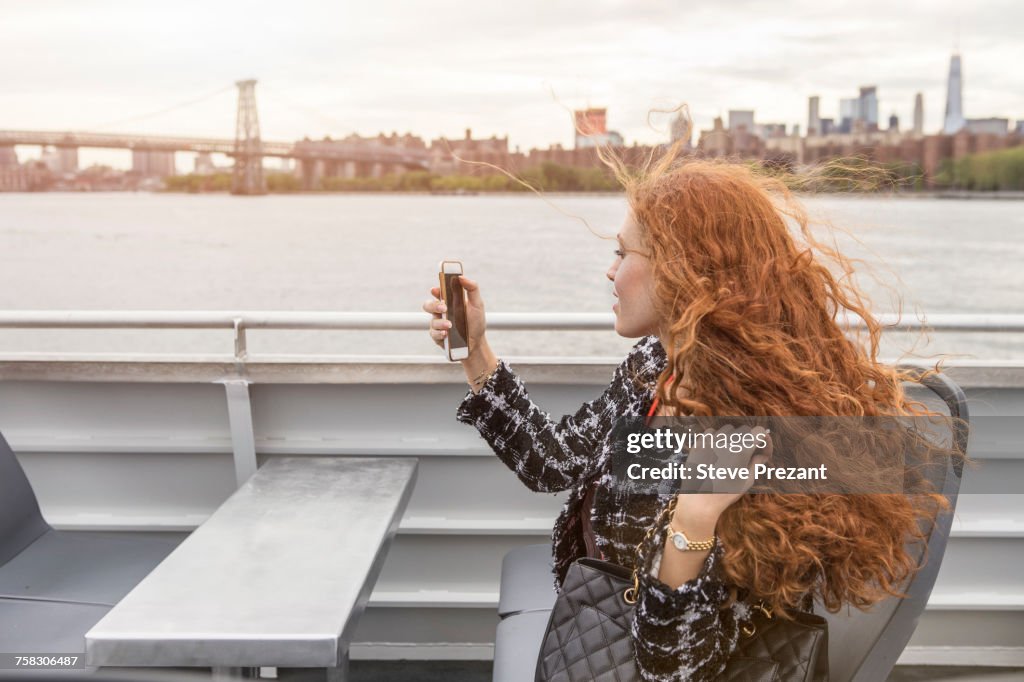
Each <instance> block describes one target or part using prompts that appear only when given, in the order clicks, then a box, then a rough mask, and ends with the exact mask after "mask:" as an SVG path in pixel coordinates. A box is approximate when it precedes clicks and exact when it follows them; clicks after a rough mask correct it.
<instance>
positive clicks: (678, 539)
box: [672, 533, 690, 551]
mask: <svg viewBox="0 0 1024 682" xmlns="http://www.w3.org/2000/svg"><path fill="white" fill-rule="evenodd" d="M672 544H674V545H675V546H676V549H678V550H680V551H686V546H687V545H689V544H690V543H689V542H687V540H686V536H685V535H683V534H682V533H675V534H674V535H673V536H672Z"/></svg>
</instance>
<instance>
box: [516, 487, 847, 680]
mask: <svg viewBox="0 0 1024 682" xmlns="http://www.w3.org/2000/svg"><path fill="white" fill-rule="evenodd" d="M674 501H675V498H673V502H674ZM674 506H675V505H674V504H670V505H669V506H668V507H666V510H665V512H664V513H663V514H662V518H661V520H659V521H658V522H656V523H655V525H654V526H653V527H652V529H651V530H649V531H648V537H650V534H651V533H652V532H654V530H655V529H656V528H658V527H660V526H661V525H662V523H663V522H664V521H667V519H668V516H667V515H668V514H671V509H672V508H673V507H674ZM638 563H640V562H638ZM636 570H638V569H636ZM636 570H633V571H630V570H629V569H628V568H625V567H623V566H619V565H618V564H613V563H611V562H608V561H602V560H600V559H595V558H590V557H588V558H584V559H578V560H577V561H575V562H574V563H573V564H572V565H571V566H570V567H569V569H568V572H567V573H566V576H565V581H564V582H563V584H562V592H561V594H560V595H559V596H558V599H557V600H556V601H555V606H554V608H553V609H552V610H551V618H550V619H549V620H548V627H547V631H546V632H545V633H544V640H543V642H542V644H541V651H540V656H539V657H538V659H537V672H536V682H584V681H586V682H593V681H600V682H639V681H640V673H639V671H638V670H637V666H636V660H635V658H634V654H633V643H632V641H631V639H630V627H631V626H632V623H633V611H634V604H635V602H636V589H637V588H638V585H639V581H638V576H637V573H636ZM752 611H753V613H754V618H753V619H752V620H751V622H749V623H747V624H745V625H744V626H743V628H742V634H741V636H740V641H739V646H738V648H737V650H736V651H735V652H733V654H732V656H731V657H730V658H729V662H728V663H727V665H726V668H725V671H724V672H723V673H722V674H721V675H720V676H719V678H718V679H720V680H725V681H726V682H796V681H801V682H804V681H806V682H824V681H826V680H828V623H827V622H826V621H825V619H824V618H822V617H821V616H816V615H813V614H809V613H804V612H802V611H797V610H793V611H790V612H789V614H790V615H791V616H792V617H793V620H784V619H781V618H775V617H774V614H773V613H772V612H771V610H770V609H769V608H767V607H766V606H765V605H764V604H763V603H759V604H757V605H756V606H755V608H754V609H753V610H752Z"/></svg>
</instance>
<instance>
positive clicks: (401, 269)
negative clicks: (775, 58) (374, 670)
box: [0, 193, 1024, 359]
mask: <svg viewBox="0 0 1024 682" xmlns="http://www.w3.org/2000/svg"><path fill="white" fill-rule="evenodd" d="M546 199H547V201H545V200H543V199H541V198H540V197H536V196H532V195H529V196H524V195H477V196H430V195H378V194H360V195H340V194H334V195H295V196H282V195H275V196H265V197H232V196H226V195H178V194H173V195H172V194H147V193H138V194H134V193H111V194H102V193H96V194H62V193H49V194H0V254H2V256H0V258H2V268H0V309H24V310H33V309H40V310H45V309H71V310H90V309H124V310H131V309H144V310H335V311H395V312H399V311H418V310H419V309H420V305H421V303H422V301H423V300H424V299H425V297H426V296H427V295H428V289H429V287H430V286H432V285H434V284H436V282H437V263H438V261H440V260H441V259H444V258H457V259H459V260H462V261H463V262H464V263H465V266H466V272H467V274H468V275H469V276H471V277H473V278H475V279H477V280H478V281H479V282H480V284H481V288H482V292H483V294H484V298H485V301H486V304H487V307H488V310H490V311H517V312H529V311H544V312H595V311H596V312H610V310H611V304H612V301H613V299H612V296H611V284H610V283H609V282H608V280H607V279H606V278H605V276H604V273H605V271H606V269H607V268H608V266H609V265H610V263H611V260H612V258H613V254H612V251H613V249H614V248H615V245H614V241H611V240H607V239H601V238H599V237H597V236H595V235H594V234H592V233H591V231H590V230H589V229H588V228H587V227H586V225H585V224H584V222H583V221H584V220H585V221H586V223H588V224H589V225H590V227H591V228H593V230H595V231H597V232H599V233H601V234H604V235H607V236H613V235H614V234H615V233H616V231H617V230H618V229H619V227H620V226H621V224H622V220H623V217H624V215H625V209H626V207H625V200H624V199H623V198H622V197H621V196H614V195H612V196H592V195H588V196H581V195H556V194H552V195H547V197H546ZM549 202H550V203H549ZM805 204H806V205H807V207H808V208H809V209H810V210H811V212H812V213H813V214H814V215H815V216H818V217H820V218H823V219H827V220H829V221H831V223H833V224H834V225H836V226H838V227H840V228H842V229H843V230H845V231H847V232H848V234H843V233H840V234H839V235H838V238H839V243H840V244H841V245H842V247H843V249H844V252H846V253H847V254H848V255H851V256H855V257H858V258H862V259H864V260H865V266H864V267H863V272H864V273H865V274H864V275H862V284H863V285H864V287H865V288H866V289H867V290H868V292H869V294H870V295H871V297H872V299H873V301H874V308H875V310H876V311H877V312H891V311H893V310H894V309H895V303H894V298H897V297H902V307H903V310H904V312H905V313H909V314H912V313H913V312H914V311H919V312H921V313H925V314H935V313H982V312H989V313H1024V295H1022V292H1024V203H1021V202H1019V201H1001V200H987V199H934V198H879V197H850V196H841V197H840V196H830V197H809V198H807V199H806V200H805ZM869 272H870V273H872V274H873V276H874V278H877V279H879V280H880V281H878V282H876V281H875V280H874V279H871V278H867V276H866V275H867V274H868V273H869ZM425 328H426V316H425V315H424V329H425ZM1022 340H1024V339H1022V335H1008V334H1004V335H999V334H945V335H933V337H932V338H931V339H928V340H927V343H926V342H925V340H923V339H920V338H917V337H916V336H914V337H907V336H904V335H895V334H894V335H891V336H890V337H889V339H888V342H887V344H886V346H885V349H886V355H888V356H890V357H894V356H896V355H899V354H901V353H903V352H905V351H907V350H909V349H911V348H914V349H915V351H916V354H917V356H926V357H930V356H931V355H933V354H936V353H944V354H954V355H955V356H957V357H967V358H981V359H1004V358H1024V348H1022V343H1021V341H1022ZM632 343H633V341H630V340H627V339H621V338H619V337H617V336H616V335H615V333H614V332H613V331H607V332H561V333H538V332H503V333H499V332H495V333H493V334H492V345H493V346H494V347H495V349H496V351H497V352H498V353H499V354H502V355H508V356H512V355H621V354H624V353H625V351H626V350H627V349H628V348H629V347H630V345H632ZM915 343H916V346H915V345H913V344H915ZM250 347H251V350H252V352H254V353H263V352H272V353H331V354H382V353H383V354H424V353H426V354H433V353H440V351H439V350H437V349H436V348H435V347H434V346H433V345H432V343H431V342H430V340H429V339H428V337H427V335H426V333H425V331H424V332H422V333H421V332H415V333H414V332H399V331H387V332H380V331H375V332H324V331H308V332H306V331H304V332H270V331H266V332H252V333H251V336H250ZM230 350H231V338H230V334H229V333H228V332H220V331H209V332H196V331H163V330H159V331H153V330H151V331H131V332H125V331H95V330H88V331H85V330H83V331H74V332H65V331H52V330H0V352H14V351H16V352H44V351H45V352H51V351H52V352H55V351H81V352H122V351H123V352H153V351H156V352H162V353H197V352H199V353H205V352H211V353H224V352H230Z"/></svg>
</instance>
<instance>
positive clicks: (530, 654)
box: [493, 374, 969, 682]
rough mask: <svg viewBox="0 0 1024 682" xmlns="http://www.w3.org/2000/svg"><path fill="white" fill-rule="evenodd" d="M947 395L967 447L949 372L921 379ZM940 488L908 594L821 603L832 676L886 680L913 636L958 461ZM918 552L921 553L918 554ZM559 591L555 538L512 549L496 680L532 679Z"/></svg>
mask: <svg viewBox="0 0 1024 682" xmlns="http://www.w3.org/2000/svg"><path fill="white" fill-rule="evenodd" d="M921 383H922V385H924V386H925V387H927V388H928V389H930V390H931V391H932V392H933V393H934V394H935V395H936V396H938V397H939V398H940V399H941V400H942V402H943V403H945V405H946V407H947V409H948V410H949V414H950V415H951V416H952V417H954V418H956V419H957V420H958V421H957V422H956V425H955V427H956V428H955V430H954V433H953V434H951V437H952V438H953V442H955V443H956V445H957V447H959V448H960V449H961V451H962V452H966V451H967V439H968V430H967V421H968V419H969V414H968V410H967V399H966V397H965V395H964V393H963V391H962V390H961V389H960V387H959V386H957V385H956V384H955V383H954V382H953V381H952V380H951V379H949V377H947V376H945V375H943V374H939V375H932V376H930V377H928V378H926V379H924V380H923V381H922V382H921ZM936 474H937V479H938V480H937V481H936V483H937V484H938V488H939V489H941V490H942V493H943V495H944V496H945V497H946V498H947V500H949V503H950V509H949V510H948V511H947V512H945V513H943V514H941V515H940V516H939V518H938V519H937V520H936V522H935V523H934V524H932V528H931V530H930V533H929V535H928V547H927V562H926V563H925V564H924V566H923V568H921V570H919V571H918V572H917V573H916V574H915V575H914V576H913V579H912V580H911V581H910V583H909V584H908V585H907V586H906V592H907V594H908V597H907V598H904V599H900V598H891V599H888V600H885V601H883V602H882V603H880V604H877V605H876V606H875V607H874V608H873V609H872V610H871V611H870V612H862V611H860V610H858V609H852V608H851V609H847V610H845V611H842V612H840V613H835V614H833V613H827V612H826V611H825V609H824V608H823V607H821V606H820V605H816V608H815V611H816V613H820V614H823V615H824V616H825V618H826V619H827V620H828V624H829V667H830V671H829V678H830V679H831V680H836V681H839V682H847V681H850V682H874V681H875V680H884V679H886V678H887V677H888V675H889V673H890V672H891V671H892V668H893V666H895V664H896V660H897V659H898V658H899V656H900V653H901V652H902V651H903V649H904V647H906V645H907V642H909V641H910V637H911V635H913V634H914V630H915V629H916V627H917V622H918V619H919V618H920V616H921V613H922V612H923V611H924V608H925V605H926V604H927V602H928V597H929V595H930V594H931V591H932V587H933V586H934V585H935V578H936V576H937V575H938V572H939V567H940V566H941V564H942V557H943V555H944V553H945V551H946V542H947V540H948V538H949V532H950V527H951V525H952V522H953V514H954V512H955V510H956V501H957V496H958V494H959V491H960V482H961V477H962V475H963V471H962V468H961V466H959V465H957V464H954V463H952V462H950V464H949V466H948V467H946V470H945V471H942V472H936ZM917 556H918V560H920V556H921V555H920V554H918V555H917ZM554 601H555V594H554V591H553V589H552V574H551V547H550V545H547V544H544V545H530V546H527V547H520V548H518V549H515V550H512V551H511V552H509V553H508V554H507V555H505V558H504V560H503V562H502V571H501V593H500V597H499V606H498V615H499V617H500V618H501V620H500V622H499V623H498V629H497V634H496V636H495V646H494V676H493V679H494V681H495V682H529V681H530V680H533V679H534V672H535V668H536V663H537V655H538V653H539V651H540V646H541V640H542V639H543V635H544V631H545V629H546V627H547V623H548V618H549V616H550V612H551V608H552V606H553V605H554Z"/></svg>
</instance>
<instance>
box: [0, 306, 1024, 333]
mask: <svg viewBox="0 0 1024 682" xmlns="http://www.w3.org/2000/svg"><path fill="white" fill-rule="evenodd" d="M877 319H878V321H879V322H881V323H882V325H883V327H885V329H886V330H887V331H918V330H921V329H929V330H932V331H940V332H1024V315H1018V314H958V313H947V314H938V315H928V316H925V317H921V318H911V317H907V316H903V317H900V316H897V315H893V314H883V315H878V316H877ZM426 321H427V318H426V313H422V312H409V313H386V312H321V311H308V312H292V311H215V310H188V311H184V310H183V311H176V310H0V328H7V329H234V328H236V327H239V326H240V327H242V328H243V329H350V330H352V329H364V330H365V329H392V330H418V329H424V328H425V327H426ZM852 321H853V324H852V325H850V326H853V327H855V328H862V327H863V326H864V324H863V320H860V319H859V318H853V320H852ZM614 323H615V316H614V314H612V313H487V326H488V328H489V329H503V330H545V331H601V330H607V329H611V328H613V326H614ZM846 323H847V324H848V322H846Z"/></svg>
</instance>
